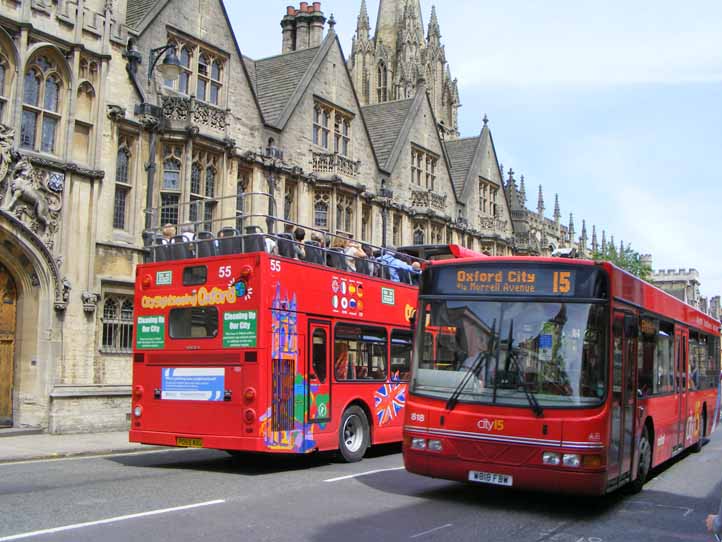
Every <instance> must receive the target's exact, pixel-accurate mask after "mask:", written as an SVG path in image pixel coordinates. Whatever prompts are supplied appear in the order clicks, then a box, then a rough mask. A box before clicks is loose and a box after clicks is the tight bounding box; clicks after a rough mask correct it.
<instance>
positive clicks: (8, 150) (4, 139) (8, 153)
mask: <svg viewBox="0 0 722 542" xmlns="http://www.w3.org/2000/svg"><path fill="white" fill-rule="evenodd" d="M14 136H15V130H13V129H12V128H10V127H9V126H5V125H4V124H0V182H2V181H3V180H5V177H6V176H7V174H8V171H9V169H10V163H11V162H12V160H13V138H14Z"/></svg>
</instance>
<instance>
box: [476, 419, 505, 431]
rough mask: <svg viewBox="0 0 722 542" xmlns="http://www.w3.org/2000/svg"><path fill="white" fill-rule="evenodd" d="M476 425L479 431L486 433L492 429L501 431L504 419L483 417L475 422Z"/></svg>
mask: <svg viewBox="0 0 722 542" xmlns="http://www.w3.org/2000/svg"><path fill="white" fill-rule="evenodd" d="M476 427H478V428H479V429H480V430H481V431H486V432H488V433H490V432H492V431H503V430H504V420H489V419H487V418H483V419H481V420H479V421H478V422H476Z"/></svg>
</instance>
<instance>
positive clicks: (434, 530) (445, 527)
mask: <svg viewBox="0 0 722 542" xmlns="http://www.w3.org/2000/svg"><path fill="white" fill-rule="evenodd" d="M451 526H452V524H451V523H447V524H446V525H441V526H440V527H436V528H434V529H429V530H428V531H424V532H423V533H417V534H415V535H412V536H411V538H420V537H422V536H426V535H427V534H431V533H435V532H436V531H440V530H441V529H448V528H449V527H451ZM0 542H1V541H0Z"/></svg>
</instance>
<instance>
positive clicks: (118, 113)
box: [108, 104, 125, 122]
mask: <svg viewBox="0 0 722 542" xmlns="http://www.w3.org/2000/svg"><path fill="white" fill-rule="evenodd" d="M108 118H109V119H110V120H113V121H115V122H118V121H119V120H123V119H124V118H125V108H124V107H121V106H119V105H113V104H110V105H108Z"/></svg>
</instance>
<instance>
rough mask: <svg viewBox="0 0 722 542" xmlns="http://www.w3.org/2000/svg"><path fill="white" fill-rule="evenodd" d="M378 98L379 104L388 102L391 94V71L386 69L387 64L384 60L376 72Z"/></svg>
mask: <svg viewBox="0 0 722 542" xmlns="http://www.w3.org/2000/svg"><path fill="white" fill-rule="evenodd" d="M376 82H377V85H376V97H377V99H378V102H379V103H382V102H385V101H387V100H388V96H389V92H388V87H389V70H388V68H386V64H385V63H384V61H383V60H382V61H381V62H379V65H378V69H377V72H376Z"/></svg>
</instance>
